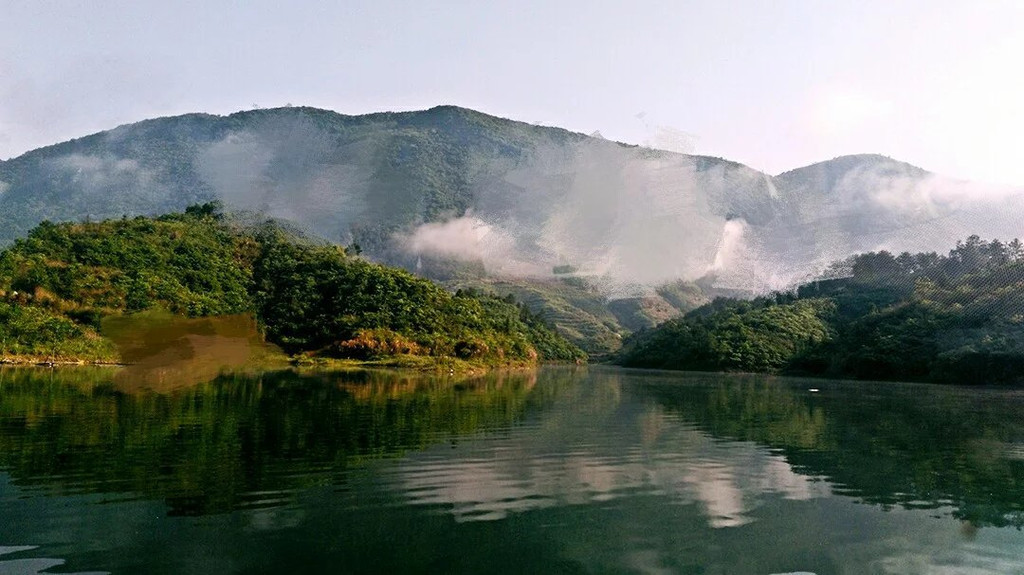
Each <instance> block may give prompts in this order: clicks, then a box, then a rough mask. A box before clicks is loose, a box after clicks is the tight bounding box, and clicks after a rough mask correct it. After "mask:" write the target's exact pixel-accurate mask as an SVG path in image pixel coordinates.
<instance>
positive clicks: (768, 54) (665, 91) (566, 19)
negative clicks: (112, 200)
mask: <svg viewBox="0 0 1024 575" xmlns="http://www.w3.org/2000/svg"><path fill="white" fill-rule="evenodd" d="M1022 29H1024V2H1021V1H1019V0H1009V1H1005V2H997V1H985V0H973V1H952V0H920V1H918V0H914V1H910V0H904V1H892V0H843V1H839V0H836V1H828V2H819V1H811V0H807V1H787V0H774V1H740V0H734V1H722V0H711V1H694V2H683V1H678V0H633V1H629V2H626V1H622V2H600V1H595V0H580V1H559V0H515V1H510V2H504V1H502V2H498V1H495V2H479V1H459V2H456V1H449V2H421V1H409V2H394V1H387V0H372V1H365V2H363V1H358V2H357V1H349V2H345V1H339V2H299V1H293V2H287V3H285V2H269V1H266V2H265V1H255V0H253V1H247V2H214V1H202V2H166V1H161V2H154V1H148V0H145V1H143V0H134V1H130V2H114V1H94V2H81V1H72V0H67V1H59V2H55V1H43V0H25V1H18V0H0V159H2V158H10V157H14V156H17V155H19V154H21V153H23V152H25V151H27V150H30V149H33V148H36V147H39V146H43V145H47V144H52V143H56V142H59V141H63V140H67V139H70V138H73V137H78V136H82V135H85V134H88V133H92V132H96V131H100V130H104V129H109V128H112V127H115V126H117V125H119V124H124V123H129V122H134V121H138V120H142V119H145V118H149V117H155V116H167V115H174V114H181V113H187V112H197V111H201V112H210V113H217V114H227V113H231V112H234V111H238V110H244V109H251V108H252V107H253V106H254V105H258V106H260V107H274V106H282V105H285V104H289V103H290V104H293V105H308V106H316V107H322V108H328V109H331V110H335V111H338V112H342V113H346V114H361V113H367V112H375V111H385V110H415V109H423V108H429V107H431V106H435V105H438V104H455V105H460V106H465V107H469V108H473V109H477V110H480V111H483V112H487V113H490V114H494V115H497V116H503V117H508V118H513V119H516V120H522V121H525V122H531V123H540V124H545V125H554V126H561V127H564V128H568V129H571V130H574V131H580V132H585V133H592V132H594V131H600V132H601V134H602V135H603V136H604V137H606V138H608V139H614V140H619V141H623V142H629V143H636V144H648V145H653V146H656V147H663V148H668V149H672V150H676V151H686V152H690V153H697V154H706V155H713V156H722V157H726V158H728V159H731V160H735V161H739V162H743V163H745V164H748V165H750V166H752V167H754V168H758V169H761V170H764V171H766V172H769V173H772V174H776V173H779V172H782V171H785V170H788V169H791V168H795V167H799V166H802V165H806V164H810V163H813V162H817V161H822V160H827V159H829V158H832V157H835V156H838V155H843V154H852V153H880V154H885V155H888V156H892V157H894V158H897V159H899V160H903V161H907V162H910V163H913V164H916V165H919V166H921V167H924V168H927V169H929V170H932V171H936V172H939V173H942V174H945V175H950V176H955V177H960V178H967V179H975V180H981V181H986V182H993V183H1009V184H1015V185H1024V160H1022V154H1021V151H1022V150H1024V144H1022V143H1021V136H1022V134H1024V112H1022V109H1024V34H1021V32H1020V31H1021V30H1022Z"/></svg>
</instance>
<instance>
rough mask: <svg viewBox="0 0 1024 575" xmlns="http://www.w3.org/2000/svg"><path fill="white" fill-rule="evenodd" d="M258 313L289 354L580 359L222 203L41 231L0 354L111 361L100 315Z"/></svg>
mask: <svg viewBox="0 0 1024 575" xmlns="http://www.w3.org/2000/svg"><path fill="white" fill-rule="evenodd" d="M146 310H166V311H168V312H170V313H173V314H176V315H180V316H184V317H207V316H224V315H237V314H251V315H253V316H255V318H256V319H257V320H258V322H259V325H260V328H261V330H262V333H264V334H265V336H266V338H267V340H268V341H270V342H272V343H274V344H277V345H279V346H281V347H282V348H283V349H284V350H285V351H287V352H289V353H314V354H319V355H326V356H333V357H351V358H361V359H366V358H373V357H381V356H389V355H396V354H407V355H423V356H434V357H457V358H462V359H468V360H476V361H481V362H488V363H502V362H506V361H536V360H563V361H575V360H579V359H581V358H582V357H583V353H582V352H581V351H580V350H579V349H578V348H576V347H575V346H573V345H571V344H569V343H568V342H566V341H565V340H564V339H563V338H562V337H560V336H558V335H557V334H555V333H554V332H553V331H552V330H550V329H549V328H548V327H547V326H546V325H545V324H544V322H542V321H541V320H540V319H539V318H538V317H537V316H535V315H533V314H531V313H530V312H529V311H528V310H527V309H526V308H525V307H524V306H522V305H520V304H517V303H515V301H514V300H512V299H511V298H504V299H503V298H498V297H496V296H491V295H487V294H484V293H480V292H470V291H465V292H459V293H455V294H452V293H450V292H448V291H447V290H445V289H444V288H442V287H440V286H438V285H437V284H434V283H432V282H430V281H428V280H425V279H422V278H418V277H416V276H413V275H412V274H410V273H408V272H405V271H403V270H400V269H395V268H389V267H386V266H382V265H378V264H373V263H370V262H367V261H365V260H362V259H360V258H356V257H350V256H348V255H346V253H345V250H344V249H343V248H340V247H337V246H334V245H330V244H326V243H320V242H316V241H313V240H310V239H305V238H302V237H300V236H297V235H296V234H295V233H294V232H289V231H288V230H287V229H285V228H282V227H281V226H279V225H277V224H275V223H273V222H265V223H262V224H259V225H249V224H242V223H239V222H237V221H234V220H231V219H229V218H225V217H224V216H223V215H222V214H221V213H220V211H219V206H217V205H216V204H204V205H197V206H192V207H190V208H188V209H187V210H186V211H185V213H178V214H170V215H165V216H160V217H157V218H145V217H141V216H140V217H136V218H124V219H120V220H109V221H103V222H99V223H89V222H86V223H66V224H51V223H43V224H40V225H39V226H38V227H36V228H35V229H34V230H32V231H31V232H30V233H29V234H28V237H26V238H24V239H21V240H18V241H17V242H15V244H14V245H13V246H12V247H10V248H9V249H7V250H6V251H4V252H3V253H2V254H0V314H3V319H5V321H3V322H0V354H3V355H7V354H13V355H18V356H29V357H52V358H58V359H59V358H63V359H72V358H77V359H105V360H109V359H113V358H114V357H116V352H115V350H114V349H113V346H112V345H111V344H110V342H109V341H108V340H107V339H105V338H104V337H102V336H101V335H100V334H101V332H102V329H101V328H102V327H103V325H104V320H105V319H106V318H110V317H121V316H124V315H126V314H133V313H136V312H142V311H146Z"/></svg>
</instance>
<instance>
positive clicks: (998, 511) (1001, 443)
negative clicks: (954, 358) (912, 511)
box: [646, 376, 1024, 527]
mask: <svg viewBox="0 0 1024 575" xmlns="http://www.w3.org/2000/svg"><path fill="white" fill-rule="evenodd" d="M702 379H706V381H704V382H703V383H706V385H685V386H678V385H655V386H650V387H648V388H646V389H647V390H648V391H649V392H650V393H651V394H652V395H653V396H654V397H655V398H656V400H657V401H658V402H659V404H661V405H662V406H663V407H664V409H665V410H666V411H668V412H671V413H678V414H679V415H681V416H683V417H685V418H687V419H689V420H692V421H694V422H696V423H697V424H698V425H699V426H701V428H703V429H705V430H707V431H708V432H710V433H712V434H713V435H715V436H718V437H725V438H729V439H739V440H746V441H756V442H758V443H762V444H764V445H767V446H769V447H771V448H776V449H780V450H781V451H782V452H783V453H784V454H785V456H786V458H787V460H788V461H789V462H790V464H791V465H793V467H794V468H795V469H796V470H798V471H801V472H804V473H807V474H811V475H823V476H825V477H827V478H829V480H830V481H832V482H833V483H834V484H835V486H836V489H835V491H836V492H837V493H841V494H846V495H852V496H855V497H859V498H862V499H863V500H865V501H868V502H870V503H875V504H879V505H883V506H889V505H899V506H902V507H906V508H928V509H931V508H937V507H941V506H945V505H951V506H953V507H954V508H955V511H954V515H955V516H957V517H959V518H961V519H964V520H969V521H971V522H973V523H975V524H988V525H997V526H1006V525H1015V526H1017V527H1021V526H1024V459H1022V458H1020V457H1019V456H1018V457H1013V456H1012V453H1010V452H1011V451H1012V450H1013V449H1014V446H1020V445H1022V443H1024V420H1022V419H1021V418H1020V408H1021V405H1020V402H1019V400H1017V401H1006V400H1007V399H1012V398H1008V396H1002V395H985V394H984V393H985V392H979V391H976V390H963V389H958V388H945V387H937V386H929V387H921V386H893V385H892V384H889V385H888V386H886V387H882V386H874V385H871V384H848V385H842V384H835V383H829V384H828V386H829V388H830V389H840V390H841V391H837V392H836V393H834V394H833V393H829V390H828V389H826V390H823V391H824V393H820V394H812V393H808V392H805V391H802V390H801V391H797V389H798V388H794V387H790V386H789V385H787V383H785V380H779V379H776V378H772V377H767V376H752V377H720V376H708V377H706V378H702ZM1017 449H1019V447H1018V448H1017Z"/></svg>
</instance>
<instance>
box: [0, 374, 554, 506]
mask: <svg viewBox="0 0 1024 575" xmlns="http://www.w3.org/2000/svg"><path fill="white" fill-rule="evenodd" d="M114 373H115V372H114V371H113V370H104V371H80V370H76V371H70V370H69V371H63V370H58V371H56V372H44V371H38V370H0V390H2V393H0V422H2V427H0V469H3V470H5V471H7V472H8V473H10V475H11V476H12V477H13V478H14V480H15V482H16V483H18V484H19V485H21V486H22V487H29V488H38V489H43V490H46V491H56V492H62V493H66V492H72V493H92V492H95V493H115V492H134V493H141V494H143V495H144V496H146V497H155V498H162V499H165V500H166V501H167V503H168V505H169V506H170V512H171V513H172V514H207V513H216V512H222V511H227V510H231V509H236V508H241V507H258V506H264V505H275V504H279V503H281V502H282V501H285V500H288V498H289V497H290V493H291V491H292V490H295V489H298V488H301V487H306V486H309V485H314V484H322V483H331V482H343V481H345V473H346V470H347V469H349V468H350V467H351V466H353V465H358V464H359V463H360V462H362V461H365V460H367V459H375V458H382V457H394V456H397V455H401V454H402V453H404V452H407V451H409V450H416V449H422V448H424V447H426V446H427V445H430V444H432V443H436V442H439V441H442V440H444V439H445V438H446V437H450V436H453V435H457V434H466V433H474V432H479V431H482V430H487V429H493V428H495V427H500V426H504V425H508V424H509V423H511V422H513V421H515V420H516V419H518V418H520V417H522V416H523V414H524V411H525V410H526V407H527V404H528V402H529V401H531V399H530V397H531V390H532V388H533V384H534V382H535V380H534V379H533V376H532V374H518V373H496V374H491V375H489V376H486V377H482V378H479V379H474V380H468V381H463V382H460V383H459V384H457V385H455V384H452V383H446V382H444V381H439V380H436V379H430V378H422V377H421V378H419V379H417V380H409V379H406V380H403V379H402V378H401V377H398V376H392V375H390V374H387V373H351V374H347V373H346V374H334V375H327V374H318V375H312V376H309V375H299V374H296V373H294V372H289V371H282V372H274V373H265V374H263V375H260V376H222V377H219V378H217V379H215V380H214V381H211V382H209V383H205V384H202V385H198V386H194V387H191V388H187V389H179V390H177V391H175V392H173V393H170V394H166V395H157V394H153V393H140V394H127V393H124V392H123V391H117V390H116V389H115V388H114V387H113V381H114Z"/></svg>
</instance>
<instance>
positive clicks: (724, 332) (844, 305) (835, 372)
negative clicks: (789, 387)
mask: <svg viewBox="0 0 1024 575" xmlns="http://www.w3.org/2000/svg"><path fill="white" fill-rule="evenodd" d="M833 271H834V273H836V274H837V275H847V276H848V277H843V278H841V279H831V280H823V281H818V282H813V283H809V284H806V285H803V286H801V287H800V288H799V289H798V290H797V291H796V292H795V293H778V294H774V295H772V296H770V297H762V298H758V299H756V300H753V301H739V300H726V299H719V300H715V301H714V302H712V303H711V304H708V305H706V306H703V307H701V308H699V309H697V310H695V311H693V312H691V313H689V314H687V315H686V316H685V317H683V318H679V319H676V320H671V321H669V322H666V323H665V324H663V325H661V326H659V327H658V328H656V329H654V330H650V331H647V332H643V333H640V334H637V335H636V336H635V337H633V338H632V339H631V340H630V341H628V342H627V344H626V346H625V348H624V350H623V352H622V353H621V354H620V356H619V362H620V363H622V364H623V365H627V366H634V367H653V368H667V369H692V370H724V371H756V372H785V373H801V374H811V375H824V376H834V377H852V378H860V379H892V380H918V381H941V382H953V383H994V382H1016V383H1019V382H1022V381H1024V246H1022V244H1021V242H1020V241H1019V240H1013V241H1012V242H1009V243H1003V242H1000V241H999V240H992V241H985V240H982V239H981V238H979V237H978V236H971V237H969V238H967V239H966V240H964V241H961V242H958V243H957V246H956V248H955V249H953V250H951V251H950V252H949V253H948V255H939V254H936V253H918V254H910V253H903V254H900V255H898V256H894V255H893V254H891V253H888V252H884V251H883V252H872V253H867V254H863V255H859V256H855V257H852V258H849V259H848V260H846V261H844V262H841V263H839V264H836V265H835V269H834V270H833Z"/></svg>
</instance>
